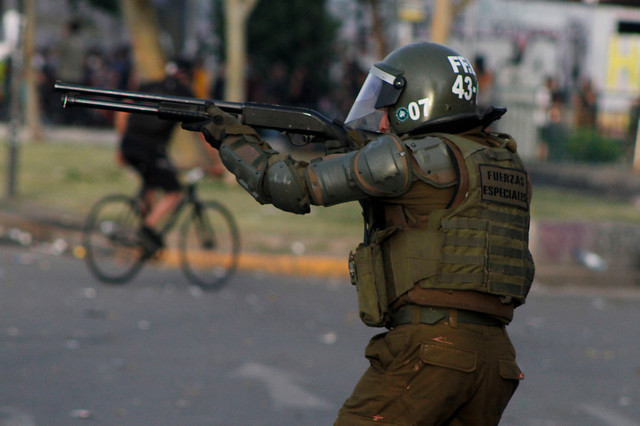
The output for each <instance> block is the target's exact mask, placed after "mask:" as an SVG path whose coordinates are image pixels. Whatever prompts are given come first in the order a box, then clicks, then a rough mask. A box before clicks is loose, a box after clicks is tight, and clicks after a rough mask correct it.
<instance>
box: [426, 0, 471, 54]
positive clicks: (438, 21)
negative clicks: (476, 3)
mask: <svg viewBox="0 0 640 426" xmlns="http://www.w3.org/2000/svg"><path fill="white" fill-rule="evenodd" d="M469 3H471V0H460V1H459V2H457V4H455V5H454V4H453V2H452V0H436V1H435V6H434V10H433V20H432V22H431V41H433V42H435V43H442V44H447V43H448V42H449V33H450V32H451V22H453V17H454V16H455V15H456V14H458V13H460V12H461V11H462V9H464V8H465V7H467V5H468V4H469Z"/></svg>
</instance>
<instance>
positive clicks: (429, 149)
mask: <svg viewBox="0 0 640 426" xmlns="http://www.w3.org/2000/svg"><path fill="white" fill-rule="evenodd" d="M404 145H405V147H406V148H407V152H408V153H409V154H410V155H411V156H412V157H413V160H415V161H413V162H412V166H413V173H414V175H415V176H416V177H417V178H418V179H419V180H421V181H423V182H424V183H427V184H429V185H432V186H435V187H437V188H445V187H449V186H453V185H455V184H456V183H457V182H458V176H457V174H456V169H455V166H454V160H453V159H452V158H451V153H450V151H449V149H448V148H447V145H446V144H445V142H444V141H443V140H442V139H440V138H439V137H435V136H427V137H424V138H420V139H408V140H405V141H404Z"/></svg>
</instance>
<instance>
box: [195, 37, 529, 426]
mask: <svg viewBox="0 0 640 426" xmlns="http://www.w3.org/2000/svg"><path fill="white" fill-rule="evenodd" d="M477 87H478V85H477V81H476V76H475V73H474V70H473V68H472V66H471V64H470V63H469V62H468V61H467V59H465V58H464V57H463V56H462V55H460V54H459V53H458V52H456V51H455V50H453V49H451V48H449V47H447V46H443V45H440V44H436V43H430V42H418V43H414V44H410V45H407V46H404V47H401V48H399V49H397V50H395V51H393V52H392V53H391V54H389V55H388V56H387V57H386V58H385V59H384V60H383V61H382V62H379V63H376V64H375V65H374V66H372V67H371V70H370V72H369V75H368V77H367V79H366V80H365V82H364V84H363V86H362V88H361V91H360V93H359V94H358V96H357V98H356V100H355V103H354V105H353V107H352V109H351V111H350V112H349V114H348V116H347V119H346V125H347V126H348V127H350V128H352V129H358V130H361V131H363V132H367V133H366V134H367V135H373V136H371V137H369V138H368V139H367V141H366V144H363V147H362V148H360V149H358V150H355V151H351V152H348V153H346V154H341V155H334V156H328V157H324V158H320V159H318V160H315V161H312V162H311V163H309V164H307V163H305V162H299V161H296V160H294V159H292V158H291V157H290V156H289V155H287V154H282V153H278V152H275V151H274V150H272V149H271V147H270V146H269V145H268V144H267V143H265V142H264V141H262V140H261V139H260V137H259V136H258V134H257V133H256V132H255V130H254V129H252V128H251V127H248V126H246V125H243V124H241V123H240V122H239V121H238V120H237V119H236V118H235V117H233V116H231V115H229V114H226V113H224V112H222V111H221V110H220V109H218V108H217V107H215V106H211V107H209V109H208V113H209V115H210V116H211V120H209V121H208V122H206V123H200V124H198V125H196V126H193V125H184V126H185V128H187V129H189V130H200V131H202V132H203V134H204V136H205V138H206V139H207V140H208V141H209V143H211V144H212V146H214V147H216V148H218V149H219V150H220V156H221V159H222V161H223V162H224V164H225V166H226V167H227V168H228V169H229V170H230V171H231V172H232V173H233V174H234V175H235V176H236V178H237V180H238V182H239V183H240V184H241V185H242V186H243V187H244V188H245V189H246V190H247V191H249V192H250V193H251V194H252V195H253V196H254V197H255V198H256V200H258V201H259V202H260V203H272V204H273V205H274V206H276V207H278V208H280V209H282V210H285V211H290V212H294V213H307V212H309V208H310V207H309V206H310V205H323V206H329V205H333V204H337V203H343V202H348V201H355V200H358V201H360V203H361V204H362V206H363V209H364V217H365V222H366V223H365V225H366V228H365V229H366V230H367V233H366V237H365V241H364V242H363V243H362V244H360V245H359V247H358V248H357V249H356V250H355V251H354V252H352V253H351V256H350V259H349V268H350V272H351V278H352V281H353V283H354V284H355V285H356V288H357V293H358V303H359V311H360V318H361V319H362V320H363V322H364V323H365V324H367V325H369V326H373V327H386V328H387V329H388V331H386V332H384V333H382V334H379V335H377V336H374V337H373V338H372V339H371V342H370V343H369V345H368V346H367V349H366V353H365V355H366V357H367V359H368V360H369V361H370V367H369V369H368V370H367V371H366V372H365V373H364V375H363V377H362V378H361V380H360V382H359V383H358V384H357V385H356V387H355V389H354V391H353V394H352V395H351V396H350V397H349V398H348V399H347V400H346V401H345V403H344V405H343V407H342V408H341V410H340V413H339V416H338V419H337V421H336V424H338V425H365V424H380V423H383V424H397V425H400V424H402V425H410V424H412V425H413V424H420V425H431V424H433V425H441V424H455V425H462V424H464V425H490V424H497V423H498V422H499V420H500V417H501V415H502V412H503V410H504V408H505V407H506V405H507V403H508V401H509V399H510V398H511V396H512V394H513V393H514V391H515V390H516V387H517V386H518V382H519V380H521V379H522V378H523V375H522V373H521V371H520V369H519V368H518V365H517V364H516V361H515V351H514V348H513V346H512V344H511V342H510V340H509V337H508V336H507V333H506V330H505V325H506V324H508V323H509V322H510V321H511V319H512V317H513V311H514V308H516V307H517V306H519V305H521V304H522V303H524V301H525V298H526V296H527V293H528V291H529V288H530V286H531V283H532V281H533V274H534V265H533V260H532V257H531V254H530V252H529V249H528V235H529V205H530V200H531V185H530V181H529V178H528V176H527V173H526V171H525V168H524V166H523V164H522V161H521V160H520V158H519V156H518V155H517V153H516V143H515V141H514V140H513V139H512V138H511V137H510V136H509V135H506V134H499V133H493V132H489V131H487V130H486V128H487V127H488V126H489V125H490V124H491V122H493V121H495V120H496V119H498V118H499V117H500V116H501V115H502V114H503V113H504V112H505V110H500V109H495V108H491V109H489V110H487V111H479V110H478V107H477V105H476V97H477Z"/></svg>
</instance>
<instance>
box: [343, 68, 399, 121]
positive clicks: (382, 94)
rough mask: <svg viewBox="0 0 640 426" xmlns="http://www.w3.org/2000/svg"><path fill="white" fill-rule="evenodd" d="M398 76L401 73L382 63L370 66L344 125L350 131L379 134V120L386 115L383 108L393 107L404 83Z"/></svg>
mask: <svg viewBox="0 0 640 426" xmlns="http://www.w3.org/2000/svg"><path fill="white" fill-rule="evenodd" d="M383 68H384V69H383ZM385 70H386V71H385ZM400 74H402V72H401V71H398V70H394V69H391V67H389V66H387V65H385V64H383V63H377V64H375V65H374V66H372V67H371V70H370V71H369V75H368V76H367V79H366V80H365V81H364V84H363V85H362V88H361V89H360V93H358V96H357V97H356V100H355V102H354V103H353V106H352V107H351V110H350V111H349V114H348V115H347V119H346V120H345V124H346V125H347V126H348V127H350V128H352V129H363V130H367V131H370V132H379V131H380V130H379V125H380V120H382V118H383V117H384V115H385V114H386V110H385V108H386V107H388V106H391V105H394V104H395V103H396V102H397V101H398V98H399V97H400V94H401V93H402V90H403V89H404V86H405V83H406V82H405V79H404V77H402V76H401V75H400Z"/></svg>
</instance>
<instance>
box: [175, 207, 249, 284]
mask: <svg viewBox="0 0 640 426" xmlns="http://www.w3.org/2000/svg"><path fill="white" fill-rule="evenodd" d="M179 244H180V245H179V248H180V263H181V266H182V270H183V272H184V274H185V275H186V276H187V278H188V279H189V280H190V281H191V282H192V283H193V284H195V285H197V286H199V287H201V288H202V289H204V290H214V289H219V288H220V287H222V286H223V285H224V284H225V283H226V282H227V281H228V280H229V278H231V276H232V275H233V273H234V272H235V270H236V268H237V267H238V258H239V255H240V236H239V233H238V226H237V225H236V222H235V220H234V219H233V216H232V215H231V212H230V211H229V210H227V208H226V207H224V206H223V205H222V204H220V203H218V202H216V201H208V202H204V203H197V204H195V205H194V208H193V209H192V211H191V212H190V213H189V215H188V216H187V217H186V219H185V221H184V223H183V225H182V228H181V230H180V242H179Z"/></svg>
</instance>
